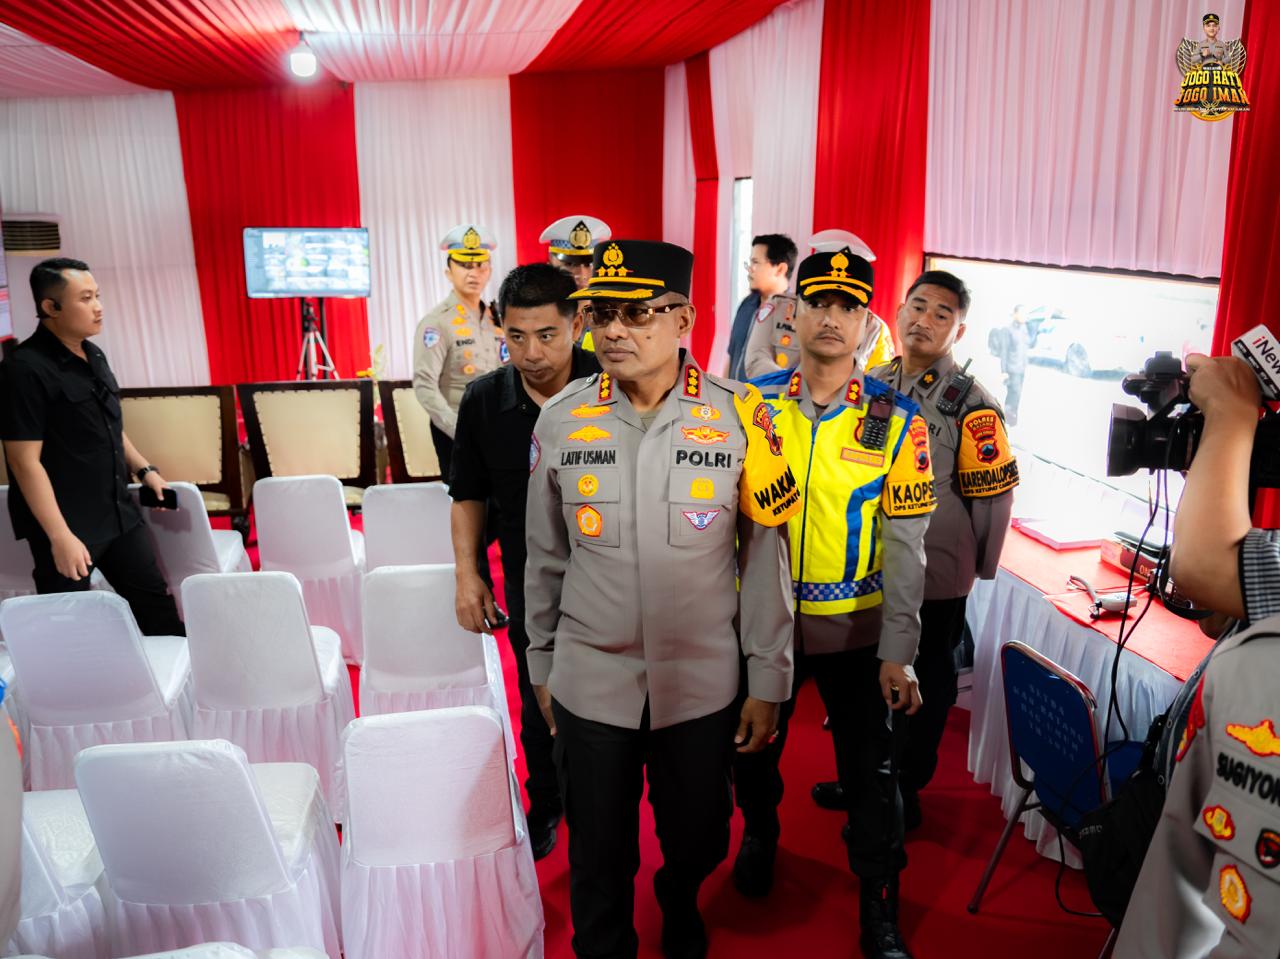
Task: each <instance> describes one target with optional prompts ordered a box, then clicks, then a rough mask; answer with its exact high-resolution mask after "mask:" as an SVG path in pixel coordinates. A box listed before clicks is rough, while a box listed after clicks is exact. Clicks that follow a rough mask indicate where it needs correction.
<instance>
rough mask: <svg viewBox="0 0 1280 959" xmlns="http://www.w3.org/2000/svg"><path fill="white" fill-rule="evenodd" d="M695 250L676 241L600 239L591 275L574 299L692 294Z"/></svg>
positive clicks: (633, 298)
mask: <svg viewBox="0 0 1280 959" xmlns="http://www.w3.org/2000/svg"><path fill="white" fill-rule="evenodd" d="M692 277H693V254H692V253H690V252H689V251H688V250H686V249H685V248H684V247H682V246H676V245H675V244H674V243H655V242H653V241H652V240H613V241H610V242H607V243H597V244H596V249H595V254H594V255H593V256H592V258H591V279H590V280H588V281H587V285H586V288H585V289H581V290H578V291H577V292H576V293H574V294H573V295H572V296H570V297H569V298H570V299H571V300H593V299H600V300H656V299H657V298H658V297H660V296H662V295H663V294H664V293H679V294H680V295H681V296H688V295H689V281H690V280H691V279H692Z"/></svg>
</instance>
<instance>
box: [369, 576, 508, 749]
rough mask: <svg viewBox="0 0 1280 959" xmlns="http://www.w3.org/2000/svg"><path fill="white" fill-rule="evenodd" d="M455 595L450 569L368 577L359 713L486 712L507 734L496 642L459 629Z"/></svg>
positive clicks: (505, 703)
mask: <svg viewBox="0 0 1280 959" xmlns="http://www.w3.org/2000/svg"><path fill="white" fill-rule="evenodd" d="M453 593H454V579H453V566H443V565H441V566H384V567H382V569H376V570H374V571H373V572H372V573H369V574H368V575H367V576H366V577H365V582H364V615H365V635H366V644H365V645H366V649H365V662H364V668H363V669H361V670H360V713H361V715H364V716H375V715H380V714H382V713H403V712H410V711H412V710H417V709H439V708H440V707H443V706H488V707H489V708H490V709H493V710H494V711H496V712H497V713H498V715H499V716H501V717H502V720H503V726H504V727H505V728H506V729H507V731H508V736H510V729H511V721H510V716H509V714H508V711H507V695H506V689H505V687H504V686H503V682H502V661H501V660H500V659H499V657H498V644H497V643H496V642H495V641H494V638H493V637H492V636H490V635H487V634H485V635H477V634H475V633H469V632H467V631H466V630H465V629H463V628H462V627H461V626H459V625H458V620H457V618H456V617H455V615H454V611H453ZM514 752H515V750H514V749H512V754H513V755H514Z"/></svg>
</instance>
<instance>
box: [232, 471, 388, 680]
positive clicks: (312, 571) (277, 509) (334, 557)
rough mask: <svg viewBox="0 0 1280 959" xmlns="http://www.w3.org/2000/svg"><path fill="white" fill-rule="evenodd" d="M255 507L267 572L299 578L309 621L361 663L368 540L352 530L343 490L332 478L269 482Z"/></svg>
mask: <svg viewBox="0 0 1280 959" xmlns="http://www.w3.org/2000/svg"><path fill="white" fill-rule="evenodd" d="M253 504H254V516H255V518H256V520H257V526H258V549H259V557H260V559H261V566H262V569H263V570H282V571H283V572H286V573H292V574H293V575H294V576H296V577H298V580H299V582H301V583H302V594H303V596H304V597H305V598H306V604H307V613H308V618H309V619H310V621H311V622H312V623H313V624H315V625H318V626H328V627H329V628H330V629H332V630H333V631H334V632H336V633H337V634H338V635H339V636H341V637H342V652H343V655H344V656H346V658H347V661H348V662H352V663H359V662H360V661H361V660H363V659H364V640H363V639H362V636H363V630H362V628H361V624H360V578H361V576H362V575H363V574H364V563H365V559H364V536H363V535H361V534H360V533H359V532H358V531H356V530H353V529H351V527H350V526H349V525H348V519H347V507H346V503H345V501H344V499H343V494H342V484H341V483H339V482H338V480H337V479H336V478H335V477H333V476H270V477H266V478H265V479H260V480H258V482H257V483H255V484H254V486H253Z"/></svg>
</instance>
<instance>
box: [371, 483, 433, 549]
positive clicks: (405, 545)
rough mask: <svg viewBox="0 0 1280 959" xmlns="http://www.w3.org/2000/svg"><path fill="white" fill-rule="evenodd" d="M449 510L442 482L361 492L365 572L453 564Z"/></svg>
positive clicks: (390, 486) (382, 486) (385, 487)
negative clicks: (426, 564) (379, 569)
mask: <svg viewBox="0 0 1280 959" xmlns="http://www.w3.org/2000/svg"><path fill="white" fill-rule="evenodd" d="M452 507H453V500H452V499H451V498H450V497H449V491H448V489H447V488H446V487H445V485H444V484H443V483H397V484H393V485H388V484H383V485H381V486H370V487H369V488H368V489H367V490H365V492H364V505H363V509H362V512H363V515H364V540H365V544H366V548H367V550H368V555H369V562H368V566H367V569H369V570H375V569H377V568H379V567H380V566H415V565H419V564H423V563H452V562H453V539H452V537H451V534H450V532H449V511H450V510H451V509H452Z"/></svg>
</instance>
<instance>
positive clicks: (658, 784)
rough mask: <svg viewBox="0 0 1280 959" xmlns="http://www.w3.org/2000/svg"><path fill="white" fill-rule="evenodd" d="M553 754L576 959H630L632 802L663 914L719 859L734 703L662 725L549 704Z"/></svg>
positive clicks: (725, 834)
mask: <svg viewBox="0 0 1280 959" xmlns="http://www.w3.org/2000/svg"><path fill="white" fill-rule="evenodd" d="M553 709H554V712H555V719H556V737H555V757H556V768H557V769H558V770H559V773H560V789H561V793H562V795H563V796H564V800H565V820H566V822H568V824H569V905H570V910H571V912H572V914H573V951H574V954H575V955H576V956H577V957H578V959H634V957H635V955H636V950H637V948H638V944H639V940H638V939H637V937H636V931H635V926H634V925H633V924H632V909H633V905H634V898H635V877H636V871H637V870H638V869H639V868H640V845H639V843H640V796H641V794H642V792H643V790H644V777H645V773H646V771H647V773H648V778H649V804H650V805H651V806H653V818H654V823H655V826H656V828H657V833H658V843H659V845H660V846H661V847H662V860H663V864H662V868H661V869H659V870H658V873H657V875H656V876H654V880H653V883H654V889H655V891H657V892H658V897H659V902H660V903H662V904H663V908H664V909H666V908H678V907H684V908H685V909H687V908H688V907H689V906H690V905H693V904H696V902H697V896H698V887H699V886H701V885H702V881H703V880H704V879H706V878H707V876H709V875H711V873H712V871H714V870H715V868H716V866H718V865H719V864H720V863H721V862H723V861H724V858H725V856H727V855H728V853H729V817H730V816H731V815H732V814H733V801H732V799H731V796H730V775H731V770H732V762H733V750H734V745H733V734H734V731H735V730H736V729H737V722H738V712H739V710H738V708H737V705H736V704H733V705H730V706H728V707H726V708H725V709H722V710H720V711H718V712H715V713H712V714H711V715H709V716H703V717H702V718H700V719H693V720H690V721H689V722H685V723H680V724H678V725H676V726H670V727H668V728H666V729H657V730H653V729H650V728H649V710H648V707H647V706H646V708H645V712H644V716H643V718H642V719H641V725H640V728H639V729H624V728H622V727H619V726H609V725H606V724H604V723H597V722H592V721H590V720H587V719H582V718H580V717H578V716H575V715H573V713H571V712H569V711H568V710H567V709H565V708H564V707H563V706H561V705H560V704H559V703H558V702H556V703H553Z"/></svg>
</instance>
